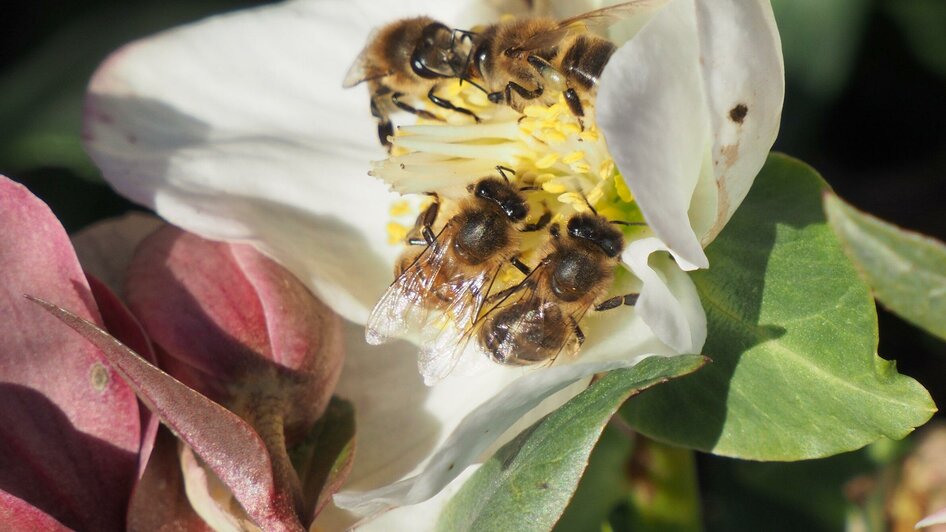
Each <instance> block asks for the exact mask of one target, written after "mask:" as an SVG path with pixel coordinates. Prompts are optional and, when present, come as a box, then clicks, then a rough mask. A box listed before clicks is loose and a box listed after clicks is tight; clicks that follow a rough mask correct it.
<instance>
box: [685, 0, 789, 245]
mask: <svg viewBox="0 0 946 532" xmlns="http://www.w3.org/2000/svg"><path fill="white" fill-rule="evenodd" d="M697 7H698V13H697V18H698V20H699V23H700V37H701V43H702V52H703V53H702V56H701V58H702V60H703V73H704V79H705V90H706V91H707V97H706V102H707V104H708V106H709V112H710V119H711V121H712V131H713V175H714V176H715V178H716V184H717V187H718V189H719V200H718V201H719V203H718V206H717V208H716V220H715V223H714V224H713V226H712V227H711V228H710V229H709V230H708V231H706V233H705V234H703V235H702V242H703V245H704V246H705V245H707V244H709V243H710V242H711V241H712V240H713V238H715V237H716V235H718V234H719V232H720V231H721V230H722V228H723V226H725V225H726V222H728V221H729V218H731V217H732V215H733V213H734V212H735V211H736V208H737V207H739V205H740V204H741V203H742V200H743V199H745V197H746V194H747V193H748V192H749V188H750V187H751V186H752V182H753V181H754V180H755V176H756V174H758V173H759V170H760V169H761V168H762V165H763V164H764V163H765V159H766V157H767V156H768V153H769V150H770V149H771V148H772V144H773V143H774V142H775V137H776V135H777V134H778V129H779V123H780V121H781V116H782V101H783V99H784V97H785V65H784V61H783V59H782V46H781V41H780V39H779V34H778V28H777V27H776V25H775V18H774V15H773V14H772V5H771V4H770V3H769V0H699V2H697ZM746 51H750V53H746ZM733 58H738V59H739V60H738V61H733ZM740 106H745V109H743V108H742V107H740ZM743 113H744V116H742V119H741V121H740V120H739V116H740V115H743Z"/></svg>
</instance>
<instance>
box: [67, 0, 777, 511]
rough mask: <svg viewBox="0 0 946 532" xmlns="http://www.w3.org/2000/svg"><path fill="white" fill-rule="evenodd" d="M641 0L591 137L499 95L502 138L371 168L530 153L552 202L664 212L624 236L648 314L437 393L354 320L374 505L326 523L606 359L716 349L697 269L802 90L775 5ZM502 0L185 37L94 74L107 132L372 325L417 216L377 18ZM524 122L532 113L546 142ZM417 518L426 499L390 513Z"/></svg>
mask: <svg viewBox="0 0 946 532" xmlns="http://www.w3.org/2000/svg"><path fill="white" fill-rule="evenodd" d="M552 4H553V6H552V8H553V11H555V8H556V7H557V6H556V4H557V3H554V2H553V3H552ZM641 6H642V8H641V10H640V11H639V12H638V13H637V14H635V15H634V16H631V17H629V18H628V19H627V20H626V21H624V22H623V23H619V24H617V25H615V26H612V27H611V28H610V30H609V31H610V32H611V33H610V35H611V38H612V39H614V40H615V42H616V43H618V44H621V46H620V48H619V49H618V50H617V51H616V53H615V54H614V55H613V56H612V57H611V59H610V62H609V63H608V65H607V67H606V68H605V70H604V73H603V75H602V77H601V81H600V87H599V90H598V95H597V100H596V101H595V102H591V103H593V117H594V118H593V119H589V121H588V123H587V124H586V125H587V126H588V129H587V130H583V129H582V127H581V126H576V125H575V124H574V123H573V121H572V122H569V120H572V118H573V117H570V116H568V114H567V113H561V112H559V111H558V110H557V109H556V108H555V106H554V105H553V106H551V107H547V108H543V107H542V106H535V107H536V108H531V109H524V113H525V114H523V115H520V114H518V113H516V112H515V111H513V110H511V109H506V108H503V109H492V111H491V112H494V113H495V114H493V115H491V116H490V118H489V119H488V120H485V121H484V123H483V124H481V126H483V127H486V128H489V129H488V131H490V132H489V133H484V131H485V130H483V129H477V127H478V126H477V125H474V124H469V123H466V124H459V125H458V124H451V125H452V126H456V127H453V128H451V127H450V126H441V125H438V124H433V125H430V124H427V125H421V126H417V127H415V128H413V129H411V128H404V131H403V134H399V135H397V136H396V137H395V139H394V140H395V149H394V151H393V152H392V153H393V157H391V158H389V159H388V160H387V161H383V162H380V163H376V164H375V165H374V167H373V170H372V172H373V173H374V174H375V175H377V176H378V177H380V178H382V179H383V180H384V181H387V182H388V185H390V186H391V187H393V188H394V189H395V190H396V191H398V192H414V193H419V192H425V191H430V190H436V191H440V190H441V189H447V188H450V187H453V188H460V189H462V188H463V186H465V185H467V184H468V183H470V182H472V181H474V180H476V179H478V178H479V177H482V175H483V173H482V172H488V171H490V169H492V168H494V167H495V166H496V165H497V164H513V165H518V167H517V170H521V173H522V174H523V175H526V174H528V175H531V176H532V177H531V178H532V179H533V183H534V184H536V185H538V186H540V187H541V188H542V191H543V193H547V194H550V195H552V197H553V198H554V201H550V202H549V204H550V208H551V209H552V210H553V211H554V213H555V214H556V215H557V216H559V217H560V219H563V218H561V217H564V216H567V213H568V212H577V211H580V210H582V209H583V207H582V205H583V204H584V203H585V201H588V202H591V203H594V204H595V205H596V206H597V208H598V209H599V211H600V212H601V213H602V214H603V215H605V216H621V217H622V219H625V220H631V221H643V222H646V227H645V228H641V229H638V230H629V231H626V232H625V238H626V240H627V246H626V250H625V252H624V253H623V255H622V260H623V263H624V265H625V266H626V269H627V270H629V271H630V272H631V273H633V275H627V274H624V273H621V274H619V275H618V276H617V281H616V287H615V289H614V290H613V292H614V294H618V293H625V292H627V291H629V290H630V291H639V292H640V298H639V300H638V303H637V307H636V309H629V308H627V307H625V308H624V309H620V310H614V311H611V312H610V313H609V314H607V315H604V314H603V315H602V316H600V317H597V316H596V317H594V318H591V319H588V320H585V321H583V322H582V328H584V329H585V332H586V335H587V338H588V341H587V342H586V343H585V345H584V346H583V348H582V350H581V352H580V353H579V355H578V357H577V358H575V359H573V360H558V361H556V364H555V365H553V366H552V367H543V368H513V367H507V366H500V365H495V364H491V365H489V367H487V368H485V369H483V370H481V371H480V372H478V373H476V374H473V375H459V374H454V375H450V376H448V377H447V378H446V379H445V380H444V381H442V382H440V383H438V384H436V385H434V386H430V387H425V386H424V383H423V381H422V379H421V377H420V376H419V375H418V374H417V370H416V367H415V359H416V358H415V357H416V353H417V349H416V348H415V347H412V346H410V345H408V344H405V343H397V344H391V345H388V346H384V347H369V346H367V345H365V343H364V340H363V338H364V331H363V329H362V328H361V327H358V326H355V325H351V326H349V327H347V329H346V341H347V349H348V357H347V359H346V362H345V367H344V369H343V372H342V376H341V380H340V382H339V388H338V394H339V395H340V396H342V397H344V398H346V399H349V400H351V401H352V403H353V404H354V407H355V415H356V421H357V425H358V427H359V428H358V431H359V442H360V444H359V456H358V459H357V460H356V462H355V465H354V469H353V471H352V474H351V476H350V478H349V482H348V484H347V485H346V490H347V491H346V492H345V493H343V494H340V495H338V496H336V499H335V501H336V503H337V504H338V505H339V506H342V507H345V508H348V509H351V510H354V512H355V516H352V515H345V514H344V513H340V512H338V513H336V512H334V511H332V512H326V513H325V514H323V515H324V516H325V522H324V523H325V526H328V527H332V526H341V525H342V524H345V523H350V522H351V519H354V518H355V517H356V516H360V515H365V514H367V513H372V512H376V511H379V510H383V509H386V508H389V507H392V506H400V505H414V504H418V503H421V502H422V501H426V500H428V499H430V498H431V497H434V496H435V495H437V494H438V493H441V490H442V489H443V488H444V487H445V486H447V485H448V484H451V482H453V484H451V488H453V487H455V486H456V485H457V483H458V482H459V480H455V479H457V477H458V476H459V475H461V473H462V472H463V471H464V470H465V469H466V467H467V466H468V465H471V464H474V463H476V462H477V461H478V460H479V459H481V458H482V457H483V456H484V455H485V453H488V452H489V450H490V449H491V448H492V446H493V445H494V444H495V443H496V441H497V439H498V440H499V441H502V440H503V439H508V437H509V436H510V435H513V434H515V431H516V429H517V428H518V429H521V428H522V427H524V426H525V425H524V424H523V423H525V422H524V421H523V419H522V418H523V416H525V415H526V414H527V413H530V412H531V413H530V415H532V416H534V415H538V413H537V410H536V407H538V406H539V404H540V403H542V402H543V401H544V400H546V399H547V398H549V397H550V396H553V395H555V397H554V398H552V399H550V400H549V401H548V402H546V403H544V404H543V407H542V408H539V409H538V410H541V411H543V412H544V411H548V409H550V408H554V406H555V405H557V404H560V403H561V401H562V400H563V399H564V398H567V397H569V396H571V395H572V394H574V393H575V392H576V391H577V390H578V389H580V388H581V386H583V385H584V383H585V382H586V381H585V379H586V377H588V376H590V375H592V374H594V373H597V372H601V371H606V370H609V369H613V368H616V367H622V366H627V365H630V364H633V363H634V362H635V361H637V360H639V359H640V358H641V357H642V356H645V355H673V354H679V353H698V352H699V351H700V350H701V348H702V345H703V342H704V340H705V336H706V324H705V316H704V314H703V311H702V307H701V306H700V302H699V297H698V295H697V293H696V290H695V288H694V286H693V284H692V282H691V281H690V280H689V278H688V277H687V275H686V274H685V270H692V269H695V268H706V267H708V266H710V265H709V264H708V262H707V259H706V256H705V254H704V253H703V249H702V248H703V247H704V246H705V245H707V244H708V243H709V242H710V241H712V239H713V238H714V237H715V236H716V235H717V234H718V233H719V231H720V230H721V229H722V227H723V226H724V225H725V223H726V221H727V220H728V219H729V218H730V217H731V215H732V213H733V212H734V211H735V209H736V208H737V207H738V206H739V203H740V202H741V201H742V199H743V198H744V196H745V194H746V193H747V191H748V190H749V187H750V186H751V184H752V181H753V179H754V177H755V175H756V173H757V172H758V170H759V168H761V166H762V164H763V161H764V160H765V157H766V155H767V152H768V150H769V148H770V147H771V145H772V142H773V141H774V138H775V135H776V132H777V130H778V123H779V117H780V113H781V104H782V96H783V93H784V82H783V65H782V57H781V50H780V46H779V38H778V34H777V30H776V28H775V23H774V19H773V16H772V12H771V7H770V5H769V3H768V1H767V0H751V1H736V0H727V1H722V2H709V1H707V0H672V1H659V0H653V1H647V2H642V3H641ZM584 7H587V8H588V9H591V8H593V7H595V6H594V5H586V6H583V8H584ZM568 9H574V10H576V11H565V10H561V9H560V10H557V11H555V12H554V13H553V14H554V15H555V16H559V17H562V16H567V15H572V14H575V13H576V12H579V11H581V10H580V9H577V8H576V7H575V6H569V8H568ZM509 10H510V11H511V10H512V8H510V9H509ZM504 11H505V10H503V9H499V8H496V7H495V6H494V5H493V4H492V3H487V2H472V1H471V2H456V3H450V4H449V5H447V4H446V3H443V2H430V1H420V0H417V1H405V2H396V3H390V4H385V5H384V7H383V8H379V7H378V5H377V4H376V3H373V2H365V1H344V2H341V1H318V2H316V1H311V2H306V1H301V2H290V3H286V4H281V5H276V6H268V7H263V8H258V9H253V10H249V11H245V12H240V13H234V14H229V15H224V16H220V17H215V18H212V19H209V20H206V21H203V22H200V23H196V24H193V25H190V26H186V27H183V28H179V29H175V30H171V31H168V32H165V33H162V34H159V35H157V36H155V37H152V38H149V39H145V40H142V41H139V42H136V43H132V44H130V45H128V46H126V47H125V48H122V49H120V50H119V51H117V52H115V53H114V54H113V55H112V56H111V57H110V58H108V59H107V60H106V62H105V63H104V64H103V65H102V66H101V67H100V69H99V71H98V72H97V73H96V75H95V76H94V78H93V80H92V81H91V83H90V86H89V94H88V99H87V107H86V120H85V129H84V138H85V143H86V147H87V149H88V151H89V152H90V154H91V155H92V157H93V159H94V160H95V161H96V163H97V164H98V165H99V167H100V168H101V169H102V171H103V173H104V175H105V177H106V179H107V180H108V181H109V182H110V183H111V184H112V186H114V187H115V188H116V189H117V190H118V191H119V192H120V193H122V194H124V195H126V196H128V197H129V198H131V199H132V200H134V201H137V202H139V203H141V204H144V205H147V206H149V207H151V208H153V209H155V211H157V213H158V214H160V215H161V216H162V217H164V218H165V219H167V220H168V221H170V222H171V223H174V224H176V225H178V226H181V227H184V228H186V229H187V230H189V231H193V232H195V233H197V234H200V235H202V236H204V237H207V238H212V239H221V240H234V241H240V242H247V243H250V244H252V245H253V246H255V247H256V248H257V249H259V250H261V251H262V252H264V253H265V254H267V255H269V256H271V257H273V258H275V259H276V260H277V261H278V262H279V263H281V264H282V265H284V266H285V267H286V268H287V269H289V270H290V271H291V272H293V273H294V274H295V275H296V276H297V277H298V278H299V279H300V280H302V282H303V283H305V284H306V285H307V286H309V287H310V288H311V289H312V290H313V291H314V292H315V293H316V294H317V295H318V296H319V297H320V298H321V299H322V300H323V301H325V302H326V303H327V304H328V305H330V306H331V307H332V308H333V309H334V310H335V311H337V312H338V313H339V314H341V315H342V316H343V317H345V318H347V319H348V320H351V321H352V322H354V323H355V324H363V323H365V321H366V318H367V316H368V313H369V311H370V309H371V308H372V306H373V305H374V304H375V302H376V301H377V300H378V298H379V296H380V295H381V294H382V293H383V292H384V291H385V289H386V288H387V286H388V285H389V284H390V282H391V280H392V269H393V265H394V264H395V262H396V261H397V258H398V256H399V255H400V253H401V252H402V251H403V246H402V245H401V244H400V243H399V242H397V241H396V240H397V238H395V239H393V240H395V242H393V243H392V242H391V241H389V236H392V235H393V236H395V237H396V236H400V234H399V232H400V231H401V230H402V229H403V228H402V226H401V225H400V221H401V220H398V219H397V218H398V216H400V215H403V214H404V212H405V211H407V212H409V208H406V207H405V205H404V202H403V201H401V200H400V199H399V196H398V195H397V194H395V193H393V192H391V191H390V190H389V188H388V186H387V185H386V184H385V183H384V182H383V181H382V179H378V178H375V177H369V176H366V175H365V174H366V172H367V171H368V170H369V169H370V168H372V167H371V165H370V164H369V163H370V161H379V160H383V159H384V158H385V156H386V154H385V152H384V151H383V150H382V149H381V147H380V146H379V144H378V142H377V140H378V139H377V133H376V124H375V123H374V121H373V119H372V117H371V115H370V114H369V112H368V101H367V100H368V98H367V95H366V94H365V92H364V91H363V90H343V89H341V87H340V85H341V81H342V79H343V78H344V77H345V74H346V72H347V71H348V69H349V67H350V66H351V63H352V62H353V61H354V58H355V57H356V56H357V55H358V53H359V51H360V50H361V49H362V48H363V46H364V44H365V39H367V38H368V35H369V34H370V32H371V30H372V29H373V28H375V27H377V26H380V25H383V24H384V23H387V22H390V21H393V20H396V19H398V18H402V17H408V16H417V15H421V14H425V15H428V16H431V17H432V18H434V19H437V20H440V21H442V22H444V23H446V24H447V25H448V26H451V27H458V28H470V27H473V26H475V25H476V24H482V23H490V22H494V21H496V20H499V17H500V15H502V14H503V12H504ZM454 89H455V90H456V93H454V94H455V95H456V96H457V97H459V98H468V97H469V98H470V99H471V101H472V99H473V98H474V97H473V96H469V95H467V94H462V91H463V89H462V88H457V87H454ZM451 90H453V89H451ZM472 104H477V102H475V101H472ZM479 104H482V105H483V106H486V104H485V103H483V102H482V101H481V102H479ZM465 126H469V127H465ZM522 127H527V128H531V129H529V130H528V131H526V132H525V137H523V136H522V135H521V133H523V131H522V129H521V128H522ZM516 128H520V129H516ZM546 130H550V131H546ZM526 137H528V138H538V139H539V140H540V142H539V144H532V143H531V142H532V141H531V140H528V138H526ZM523 139H525V140H523ZM487 141H488V142H487ZM578 142H582V143H584V144H576V143H578ZM499 144H501V145H502V146H499V148H497V146H496V145H499ZM486 145H489V148H488V149H487V148H484V146H486ZM542 146H544V148H543V147H542ZM569 146H571V149H568V147H569ZM576 146H577V147H576ZM538 149H544V150H547V151H546V152H542V151H535V150H538ZM451 150H453V151H451ZM530 150H531V151H530ZM399 158H400V159H399ZM401 163H403V164H404V167H403V168H402V167H401ZM399 170H404V172H401V171H399ZM542 170H548V171H547V172H542ZM576 176H577V177H576ZM565 177H569V178H568V179H566V178H565ZM575 182H580V183H582V184H581V185H577V186H576V185H574V184H573V183H575ZM569 209H571V210H569ZM621 269H622V270H623V269H624V268H621ZM563 358H564V357H563ZM556 394H557V395H556ZM504 433H505V435H504V436H503V434H504ZM486 456H488V455H486ZM443 497H445V495H444V493H441V495H440V496H439V497H438V499H442V498H443ZM405 510H406V509H405ZM404 515H412V516H413V517H411V518H410V519H414V518H416V515H417V513H416V512H415V513H414V514H408V513H404V512H399V511H392V512H389V513H388V514H386V515H385V516H384V517H383V518H382V519H387V520H389V521H387V522H388V523H394V522H395V521H396V520H397V519H399V518H400V517H399V516H404ZM405 519H408V518H407V517H405ZM405 522H408V521H405ZM410 522H411V523H412V525H413V526H415V527H417V526H420V525H418V521H410Z"/></svg>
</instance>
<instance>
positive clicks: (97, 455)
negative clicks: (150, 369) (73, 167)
mask: <svg viewBox="0 0 946 532" xmlns="http://www.w3.org/2000/svg"><path fill="white" fill-rule="evenodd" d="M0 227H2V228H3V230H2V231H0V271H2V272H3V283H0V327H2V328H3V330H2V334H0V354H2V356H0V383H2V384H0V486H2V487H3V489H4V490H5V492H6V493H7V494H8V495H10V496H14V497H16V498H18V499H21V500H22V501H24V502H25V503H27V504H29V505H31V506H34V507H36V508H37V509H38V510H41V511H42V512H45V513H46V514H48V515H49V516H50V517H51V518H53V519H55V520H57V521H58V522H59V523H61V524H62V525H63V526H67V527H70V528H75V529H80V530H117V529H120V528H122V526H123V524H124V516H125V508H126V505H127V503H128V494H129V493H130V491H131V486H132V483H133V482H134V478H135V468H136V455H137V453H138V447H139V442H140V435H139V430H140V427H139V414H138V405H137V401H136V399H135V396H134V394H133V393H132V392H131V390H130V389H129V388H128V387H127V386H126V385H125V384H124V383H123V382H122V381H121V379H119V378H118V376H117V375H115V374H114V372H113V371H112V370H111V369H109V367H108V366H107V363H106V362H105V359H104V358H103V357H102V355H101V353H100V352H99V351H98V350H97V349H96V348H95V347H94V346H91V345H89V344H88V343H87V342H85V341H84V340H82V339H81V338H79V337H77V336H76V335H75V334H73V333H72V332H71V331H69V330H67V329H65V328H64V327H62V326H61V324H59V323H57V322H56V320H55V319H53V318H51V317H50V316H48V315H47V314H45V313H43V312H42V311H41V310H40V309H38V308H37V307H36V306H34V305H31V304H30V303H29V302H28V301H27V300H26V299H24V297H23V296H24V295H25V294H35V295H37V296H41V297H46V298H51V299H55V300H57V301H62V302H63V304H66V305H70V306H71V307H72V308H74V309H76V312H77V313H79V314H80V315H81V316H82V317H83V318H84V319H87V320H90V321H94V322H96V323H98V324H101V323H102V321H101V317H100V316H99V313H98V311H97V310H96V306H95V302H94V300H93V298H92V293H91V291H90V290H89V285H88V284H87V283H86V280H85V276H84V275H83V273H82V270H81V268H80V267H79V263H78V261H77V259H76V256H75V253H74V251H73V249H72V245H71V244H70V242H69V238H68V237H67V236H66V233H65V231H64V230H63V228H62V226H61V225H60V224H59V222H58V221H57V220H56V217H55V216H54V215H53V214H52V212H50V210H49V208H48V207H47V206H46V205H44V204H43V203H42V202H41V201H40V200H39V199H37V198H36V197H34V196H33V195H32V194H30V192H29V191H28V190H27V189H26V188H25V187H23V186H21V185H18V184H16V183H14V182H12V181H10V180H9V179H7V178H5V177H2V176H0ZM11 500H12V499H11Z"/></svg>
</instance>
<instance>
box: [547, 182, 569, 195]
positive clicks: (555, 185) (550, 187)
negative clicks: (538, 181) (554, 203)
mask: <svg viewBox="0 0 946 532" xmlns="http://www.w3.org/2000/svg"><path fill="white" fill-rule="evenodd" d="M542 190H544V191H546V192H548V193H549V194H561V193H562V192H565V191H566V190H568V187H566V186H565V185H563V184H561V183H560V182H558V181H549V182H548V183H542Z"/></svg>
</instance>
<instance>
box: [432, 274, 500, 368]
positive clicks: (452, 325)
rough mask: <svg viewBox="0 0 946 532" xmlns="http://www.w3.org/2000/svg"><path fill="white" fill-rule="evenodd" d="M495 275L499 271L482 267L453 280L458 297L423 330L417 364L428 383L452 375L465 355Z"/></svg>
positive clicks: (454, 290)
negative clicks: (464, 276) (486, 293)
mask: <svg viewBox="0 0 946 532" xmlns="http://www.w3.org/2000/svg"><path fill="white" fill-rule="evenodd" d="M495 275H496V272H489V271H481V272H480V273H479V274H477V275H476V276H473V277H467V278H460V277H458V278H457V279H454V280H451V282H450V285H451V292H452V293H454V294H456V297H455V298H454V299H453V301H451V302H450V304H449V305H448V306H447V308H446V309H445V311H444V312H443V313H442V314H440V315H439V316H438V319H437V320H433V321H432V322H431V323H428V324H427V325H426V327H425V328H424V330H423V331H422V333H421V352H420V357H419V358H418V362H417V364H418V368H419V369H420V373H421V375H423V377H424V383H426V384H427V385H428V386H429V385H432V384H435V383H437V382H439V381H440V380H442V379H443V378H445V377H446V376H447V375H449V374H450V373H451V372H452V371H453V369H454V368H455V367H456V365H457V362H458V361H459V359H460V357H461V356H463V354H464V352H465V351H466V347H467V345H468V344H469V342H470V338H471V337H472V334H473V331H474V325H475V324H476V318H477V316H478V315H479V313H480V310H481V309H482V308H483V301H484V300H485V291H486V290H487V289H488V287H489V284H490V283H491V282H492V279H493V278H494V277H495Z"/></svg>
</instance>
